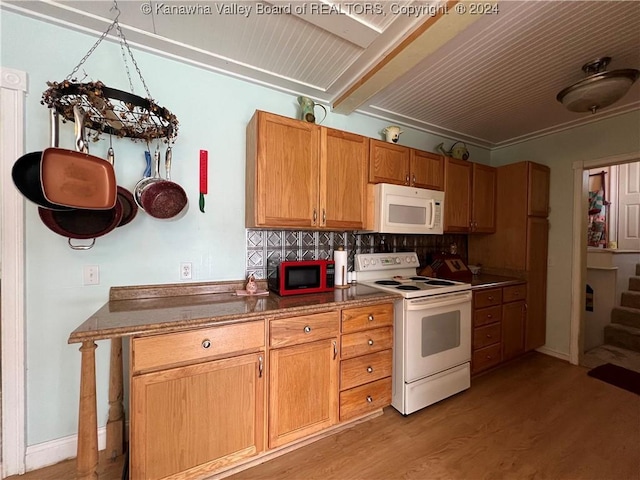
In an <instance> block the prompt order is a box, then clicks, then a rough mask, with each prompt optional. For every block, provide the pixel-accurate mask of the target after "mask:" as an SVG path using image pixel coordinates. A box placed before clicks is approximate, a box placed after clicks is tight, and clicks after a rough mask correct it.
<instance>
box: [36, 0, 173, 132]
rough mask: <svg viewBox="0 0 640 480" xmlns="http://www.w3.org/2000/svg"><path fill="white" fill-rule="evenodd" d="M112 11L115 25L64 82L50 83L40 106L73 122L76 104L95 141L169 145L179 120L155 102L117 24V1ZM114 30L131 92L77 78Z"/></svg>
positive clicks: (106, 31) (110, 27)
mask: <svg viewBox="0 0 640 480" xmlns="http://www.w3.org/2000/svg"><path fill="white" fill-rule="evenodd" d="M112 10H115V11H116V12H117V14H116V17H115V19H114V20H113V22H112V23H111V24H110V25H109V27H108V28H107V29H106V30H105V31H104V33H103V34H102V35H101V36H100V38H99V39H98V40H97V41H96V43H95V44H94V45H93V46H92V47H91V48H90V49H89V51H88V52H87V53H86V55H85V56H84V57H83V58H82V60H80V62H79V63H78V65H76V67H75V68H74V69H73V71H72V72H71V73H70V74H69V75H67V77H66V78H65V79H64V80H63V81H62V82H47V85H48V86H49V88H48V89H47V90H45V91H44V93H43V94H42V101H41V103H42V104H43V105H47V106H48V107H49V108H54V109H55V110H56V112H58V114H59V115H60V116H61V117H62V119H63V121H65V120H68V121H72V122H73V121H74V113H73V108H74V106H76V105H77V106H80V108H81V109H82V111H83V112H84V116H85V121H84V126H85V128H89V129H91V130H94V131H95V134H94V135H93V137H94V138H93V139H94V140H98V138H99V137H100V135H101V134H102V133H105V134H109V135H115V136H117V137H128V138H131V139H132V140H134V141H136V140H143V141H146V142H147V143H149V142H150V141H151V140H153V139H164V140H165V141H166V142H168V143H169V142H173V141H175V138H176V136H177V134H178V119H177V118H176V116H175V115H174V114H173V113H171V112H170V111H169V110H168V109H166V108H164V107H161V106H160V105H158V104H157V103H156V102H155V101H154V100H153V98H152V96H151V94H150V93H149V89H148V87H147V84H146V82H145V81H144V78H143V77H142V73H141V72H140V68H139V67H138V64H137V62H136V60H135V58H134V57H133V53H132V52H131V49H130V47H129V44H128V43H127V40H126V38H125V36H124V32H123V31H122V29H121V28H120V23H119V22H118V18H119V17H120V9H119V8H118V4H117V2H116V0H114V2H113V7H112ZM114 28H115V29H116V32H117V35H118V39H119V42H120V50H121V52H122V58H123V61H124V64H125V69H126V72H127V77H128V79H129V86H130V88H131V92H125V91H122V90H117V89H115V88H111V87H108V86H106V85H105V84H103V83H102V82H101V81H95V82H86V83H82V82H78V81H77V79H76V78H75V77H74V75H75V74H76V72H77V71H78V70H79V69H80V67H81V66H82V65H83V64H84V62H86V60H87V59H88V58H89V57H90V56H91V54H92V53H93V52H94V51H95V49H96V48H97V47H98V45H100V43H101V42H102V40H104V39H105V37H106V36H107V35H108V34H109V32H110V31H111V30H113V29H114ZM125 49H126V52H127V53H128V56H129V57H130V58H131V61H132V62H133V65H134V66H135V68H136V71H137V73H138V76H139V78H140V81H141V82H142V85H143V86H144V89H145V91H146V93H147V97H146V98H143V97H140V96H139V95H136V94H135V93H134V88H133V82H132V80H131V73H130V71H129V65H128V62H127V55H126V54H125Z"/></svg>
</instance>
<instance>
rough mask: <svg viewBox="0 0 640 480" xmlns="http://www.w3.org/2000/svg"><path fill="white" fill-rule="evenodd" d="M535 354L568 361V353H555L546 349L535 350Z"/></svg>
mask: <svg viewBox="0 0 640 480" xmlns="http://www.w3.org/2000/svg"><path fill="white" fill-rule="evenodd" d="M536 352H540V353H544V354H545V355H549V356H551V357H556V358H559V359H560V360H564V361H565V362H568V361H569V354H568V353H564V352H557V351H555V350H551V349H550V348H548V347H540V348H536Z"/></svg>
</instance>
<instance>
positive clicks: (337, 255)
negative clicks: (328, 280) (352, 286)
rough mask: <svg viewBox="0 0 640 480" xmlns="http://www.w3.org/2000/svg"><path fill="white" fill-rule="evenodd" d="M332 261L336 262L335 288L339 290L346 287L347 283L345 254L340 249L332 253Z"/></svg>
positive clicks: (344, 251)
mask: <svg viewBox="0 0 640 480" xmlns="http://www.w3.org/2000/svg"><path fill="white" fill-rule="evenodd" d="M333 261H334V262H336V265H335V266H336V277H335V280H334V283H335V286H336V287H337V288H341V287H344V286H348V282H347V252H346V250H343V249H342V247H340V248H338V249H337V250H335V251H334V252H333Z"/></svg>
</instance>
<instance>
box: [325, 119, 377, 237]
mask: <svg viewBox="0 0 640 480" xmlns="http://www.w3.org/2000/svg"><path fill="white" fill-rule="evenodd" d="M368 150H369V139H368V138H366V137H363V136H362V135H355V134H353V133H348V132H342V131H340V130H335V129H332V128H326V127H320V203H319V205H318V212H319V215H320V217H319V222H320V226H321V227H323V228H331V229H336V230H348V229H363V228H364V227H365V223H366V206H367V161H368V159H369V155H368V153H369V152H368Z"/></svg>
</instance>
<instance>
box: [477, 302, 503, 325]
mask: <svg viewBox="0 0 640 480" xmlns="http://www.w3.org/2000/svg"><path fill="white" fill-rule="evenodd" d="M501 319H502V307H501V306H500V305H498V306H496V307H489V308H481V309H480V310H475V311H474V312H473V326H474V327H481V326H482V325H487V324H488V323H495V322H499V321H500V320H501Z"/></svg>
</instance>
